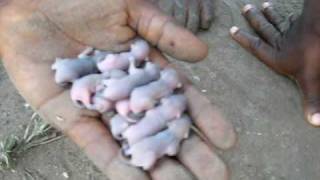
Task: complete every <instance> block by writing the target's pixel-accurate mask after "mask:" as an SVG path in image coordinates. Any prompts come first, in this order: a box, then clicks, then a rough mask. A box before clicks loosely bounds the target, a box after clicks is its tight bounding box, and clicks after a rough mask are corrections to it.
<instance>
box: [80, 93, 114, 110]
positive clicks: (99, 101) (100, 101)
mask: <svg viewBox="0 0 320 180" xmlns="http://www.w3.org/2000/svg"><path fill="white" fill-rule="evenodd" d="M86 108H88V109H90V110H95V111H98V112H100V113H104V112H108V111H111V110H113V108H114V105H113V102H111V101H109V100H107V99H105V98H103V97H102V96H101V95H99V93H96V94H95V95H94V96H93V97H92V98H91V104H90V105H88V106H87V107H86Z"/></svg>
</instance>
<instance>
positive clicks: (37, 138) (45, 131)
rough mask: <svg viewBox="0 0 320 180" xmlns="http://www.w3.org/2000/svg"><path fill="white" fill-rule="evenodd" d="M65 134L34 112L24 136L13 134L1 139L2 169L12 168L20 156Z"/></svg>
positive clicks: (0, 156)
mask: <svg viewBox="0 0 320 180" xmlns="http://www.w3.org/2000/svg"><path fill="white" fill-rule="evenodd" d="M62 137H63V135H62V134H61V133H60V132H58V131H56V130H55V129H54V128H53V127H52V126H50V125H49V124H47V123H45V122H44V121H42V119H41V118H40V116H39V115H38V114H36V113H34V114H33V115H32V117H31V121H30V123H29V124H28V125H27V127H26V129H25V131H24V134H23V136H22V137H19V136H17V135H14V134H11V135H9V136H7V137H6V138H4V139H3V140H0V170H12V169H14V167H15V166H16V161H17V158H18V157H19V156H21V155H22V154H23V153H25V152H27V151H28V150H30V149H32V148H35V147H37V146H40V145H44V144H48V143H51V142H54V141H57V140H59V139H61V138H62Z"/></svg>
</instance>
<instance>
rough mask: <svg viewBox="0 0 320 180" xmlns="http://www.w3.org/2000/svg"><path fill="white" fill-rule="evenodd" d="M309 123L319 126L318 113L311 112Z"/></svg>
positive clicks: (319, 117)
mask: <svg viewBox="0 0 320 180" xmlns="http://www.w3.org/2000/svg"><path fill="white" fill-rule="evenodd" d="M310 123H311V124H312V125H314V126H320V113H316V114H313V115H312V117H311V119H310Z"/></svg>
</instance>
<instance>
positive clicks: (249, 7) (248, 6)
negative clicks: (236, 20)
mask: <svg viewBox="0 0 320 180" xmlns="http://www.w3.org/2000/svg"><path fill="white" fill-rule="evenodd" d="M252 8H253V5H252V4H247V5H245V6H244V7H243V9H242V13H247V12H248V11H249V10H250V9H252Z"/></svg>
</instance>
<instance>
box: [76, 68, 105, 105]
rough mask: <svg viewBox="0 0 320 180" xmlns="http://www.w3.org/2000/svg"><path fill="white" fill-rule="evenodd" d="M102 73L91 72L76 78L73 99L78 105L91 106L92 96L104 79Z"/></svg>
mask: <svg viewBox="0 0 320 180" xmlns="http://www.w3.org/2000/svg"><path fill="white" fill-rule="evenodd" d="M102 78H103V77H102V75H101V74H90V75H87V76H84V77H82V78H80V79H78V80H75V81H74V83H73V85H72V87H71V99H72V101H73V102H74V103H75V105H77V106H78V107H82V108H83V107H87V108H88V107H90V106H91V105H92V100H91V98H92V97H93V95H94V94H95V93H96V90H97V86H99V85H100V84H101V81H102Z"/></svg>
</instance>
